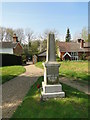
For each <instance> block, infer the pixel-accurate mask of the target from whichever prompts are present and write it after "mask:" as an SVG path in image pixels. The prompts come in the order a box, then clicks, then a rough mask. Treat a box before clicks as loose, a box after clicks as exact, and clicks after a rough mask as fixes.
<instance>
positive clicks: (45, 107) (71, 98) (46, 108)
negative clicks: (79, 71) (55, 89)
mask: <svg viewBox="0 0 90 120" xmlns="http://www.w3.org/2000/svg"><path fill="white" fill-rule="evenodd" d="M42 81H43V77H40V78H39V79H38V81H37V82H36V83H35V84H34V85H33V86H32V87H31V88H30V90H29V92H28V93H27V95H26V96H25V97H24V100H23V102H22V104H21V105H20V106H19V107H18V109H17V110H16V112H15V113H14V114H13V116H12V118H87V117H88V96H87V95H86V94H84V93H82V92H79V91H78V90H76V89H74V88H71V87H69V86H67V85H64V84H62V86H63V91H65V93H66V97H65V98H61V99H59V98H57V99H50V100H47V101H45V102H43V101H40V93H38V90H37V84H40V86H41V83H42Z"/></svg>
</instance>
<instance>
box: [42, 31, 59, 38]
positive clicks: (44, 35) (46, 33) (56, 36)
mask: <svg viewBox="0 0 90 120" xmlns="http://www.w3.org/2000/svg"><path fill="white" fill-rule="evenodd" d="M49 33H54V35H55V38H56V39H58V35H59V32H58V31H57V30H55V29H52V30H50V29H46V30H45V31H44V33H43V37H44V39H47V36H48V34H49Z"/></svg>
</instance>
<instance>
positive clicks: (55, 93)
mask: <svg viewBox="0 0 90 120" xmlns="http://www.w3.org/2000/svg"><path fill="white" fill-rule="evenodd" d="M43 66H44V82H42V88H43V90H42V92H41V95H42V98H43V99H47V98H57V97H65V92H63V91H62V85H61V84H60V83H59V67H60V64H59V63H58V62H56V52H55V36H54V34H52V33H50V34H49V35H48V39H47V58H46V62H45V63H43Z"/></svg>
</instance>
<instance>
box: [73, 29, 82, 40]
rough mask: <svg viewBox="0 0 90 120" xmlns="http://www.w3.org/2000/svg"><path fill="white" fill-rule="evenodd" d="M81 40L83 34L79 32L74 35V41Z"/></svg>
mask: <svg viewBox="0 0 90 120" xmlns="http://www.w3.org/2000/svg"><path fill="white" fill-rule="evenodd" d="M80 38H81V33H80V32H79V31H77V32H75V34H74V35H73V41H77V39H80Z"/></svg>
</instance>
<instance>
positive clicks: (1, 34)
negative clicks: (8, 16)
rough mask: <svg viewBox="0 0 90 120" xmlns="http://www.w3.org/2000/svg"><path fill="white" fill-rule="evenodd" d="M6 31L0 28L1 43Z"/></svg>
mask: <svg viewBox="0 0 90 120" xmlns="http://www.w3.org/2000/svg"><path fill="white" fill-rule="evenodd" d="M5 33H6V29H5V28H4V27H0V41H3V40H4V38H5Z"/></svg>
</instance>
